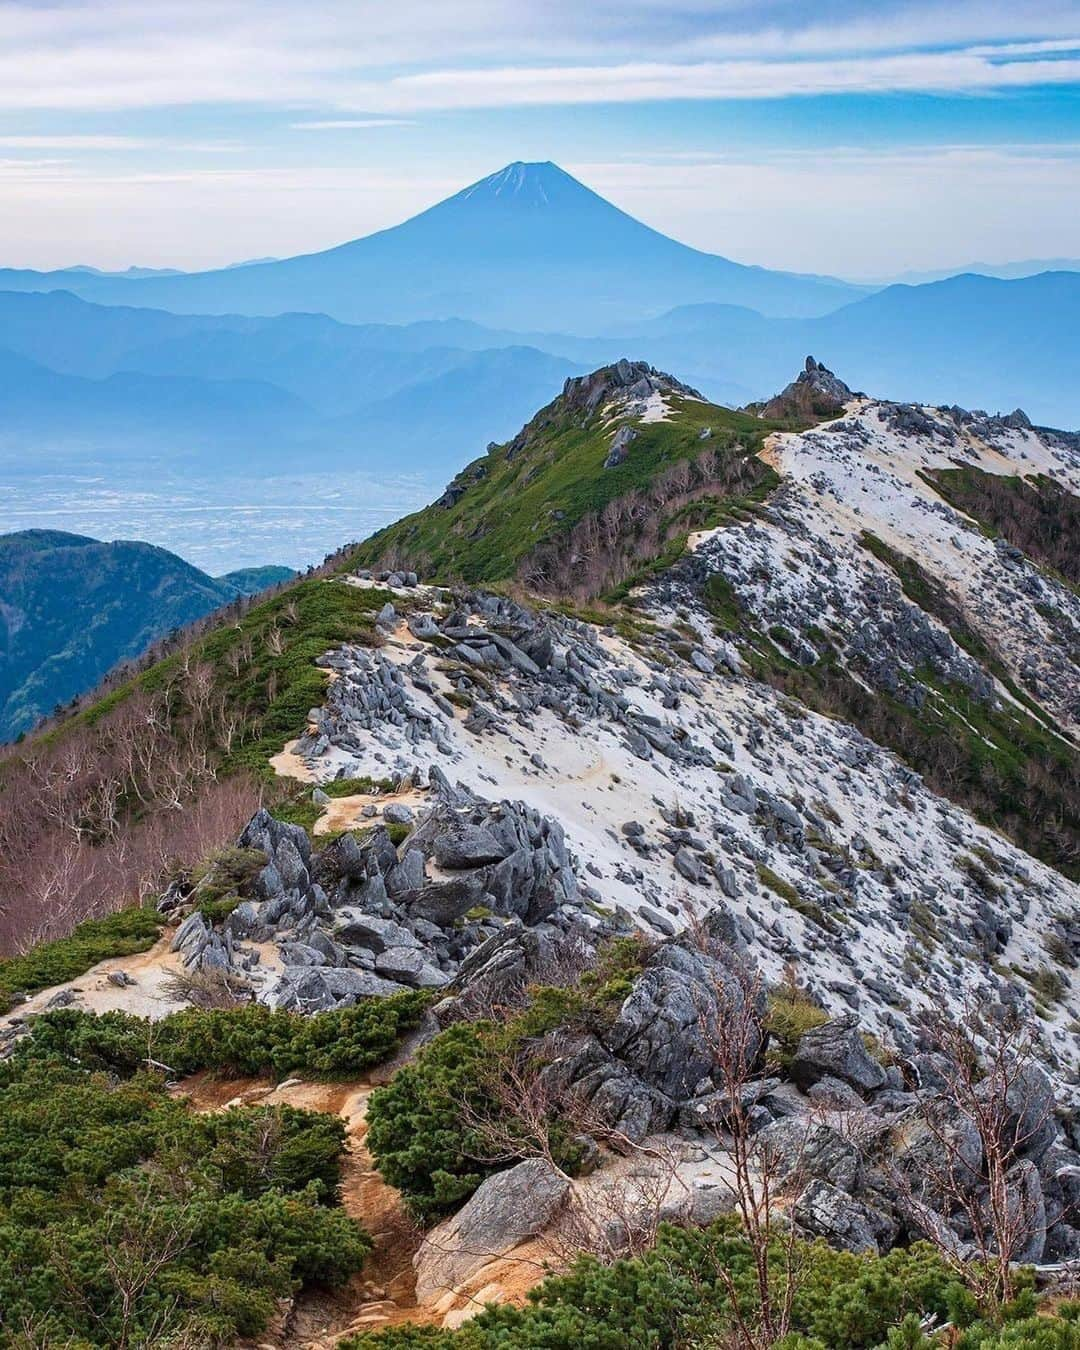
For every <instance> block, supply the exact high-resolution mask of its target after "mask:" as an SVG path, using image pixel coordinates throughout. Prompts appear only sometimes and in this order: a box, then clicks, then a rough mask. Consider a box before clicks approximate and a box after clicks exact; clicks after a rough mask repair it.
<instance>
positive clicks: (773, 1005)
mask: <svg viewBox="0 0 1080 1350" xmlns="http://www.w3.org/2000/svg"><path fill="white" fill-rule="evenodd" d="M768 999H769V1006H768V1012H767V1013H766V1015H765V1022H764V1026H765V1030H766V1031H768V1033H769V1035H770V1036H772V1038H773V1039H774V1041H775V1042H776V1047H775V1050H774V1052H773V1059H774V1061H775V1062H776V1063H777V1064H778V1065H779V1066H780V1067H781V1068H787V1067H788V1065H790V1063H791V1060H792V1056H793V1055H794V1054H795V1051H796V1050H797V1049H798V1045H799V1041H800V1040H801V1039H802V1037H803V1036H805V1035H806V1033H807V1032H808V1031H813V1029H814V1027H820V1026H821V1025H822V1024H823V1023H825V1022H827V1021H828V1020H829V1014H828V1013H827V1012H826V1011H825V1009H824V1008H822V1007H820V1006H819V1005H818V1004H817V1003H815V1002H814V1001H813V999H812V998H811V997H810V995H809V994H808V993H807V992H806V990H805V989H803V988H801V986H800V985H799V984H798V983H797V981H796V980H795V978H794V974H793V973H790V972H789V974H788V976H787V978H786V979H784V980H783V981H782V982H781V983H780V984H778V985H776V986H775V987H774V988H773V989H770V990H769V995H768Z"/></svg>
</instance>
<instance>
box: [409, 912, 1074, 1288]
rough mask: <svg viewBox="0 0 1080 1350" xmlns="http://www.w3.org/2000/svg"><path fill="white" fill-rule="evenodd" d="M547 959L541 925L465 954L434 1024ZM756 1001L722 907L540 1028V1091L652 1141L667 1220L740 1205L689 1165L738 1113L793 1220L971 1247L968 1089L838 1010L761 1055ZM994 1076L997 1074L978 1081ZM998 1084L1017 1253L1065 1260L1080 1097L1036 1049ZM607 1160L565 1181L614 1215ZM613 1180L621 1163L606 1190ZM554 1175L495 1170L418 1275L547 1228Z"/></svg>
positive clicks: (713, 1151)
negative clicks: (770, 1054)
mask: <svg viewBox="0 0 1080 1350" xmlns="http://www.w3.org/2000/svg"><path fill="white" fill-rule="evenodd" d="M557 964H558V963H557V961H556V960H555V959H554V955H553V952H552V948H551V943H550V941H538V940H537V939H536V936H535V935H534V934H530V933H529V932H528V930H525V931H522V930H516V931H513V932H507V933H504V934H503V935H501V936H500V937H499V938H496V939H493V940H492V941H491V942H489V943H488V944H486V946H485V947H484V948H481V949H480V950H479V951H478V952H476V953H475V954H474V956H473V957H472V958H470V961H469V962H468V963H466V965H465V966H463V967H462V970H461V972H460V978H459V981H458V984H457V986H456V992H455V995H454V997H452V998H449V999H446V1000H443V1002H442V1003H440V1004H439V1005H437V1007H436V1010H435V1011H436V1013H437V1014H438V1015H439V1016H440V1018H441V1020H442V1022H443V1023H444V1024H445V1023H446V1022H447V1021H448V1020H452V1019H453V1018H454V1017H455V1016H458V1015H460V1012H461V1009H462V1006H463V1005H464V1004H466V1003H467V1002H468V999H469V995H470V993H480V994H482V998H481V1004H482V1006H498V1005H499V1004H506V1003H512V1002H513V993H514V991H516V990H520V988H521V987H522V986H523V985H525V984H528V983H530V982H533V981H536V980H537V979H538V978H540V979H542V978H543V976H544V973H545V972H547V971H550V970H551V969H553V968H556V967H557ZM763 1011H764V1008H763V1000H762V998H761V994H760V983H759V982H758V981H757V980H756V979H755V974H754V966H753V963H752V961H751V960H750V958H749V956H748V954H747V951H746V949H745V946H744V944H743V942H742V940H741V936H740V933H739V929H738V926H737V925H736V924H734V923H733V921H732V920H731V919H730V917H729V916H727V915H726V913H725V911H724V910H723V909H722V908H719V909H717V910H716V911H714V912H713V914H711V915H710V917H709V919H708V921H707V923H706V924H705V926H704V927H703V928H702V929H700V930H699V931H698V932H697V933H696V934H695V935H693V936H691V935H688V934H683V935H680V936H678V937H676V938H674V939H671V940H669V941H665V942H662V943H660V944H658V945H656V946H655V947H654V948H653V950H652V951H651V954H650V955H649V956H648V957H647V959H646V960H645V962H644V965H643V968H642V970H641V972H640V973H639V974H638V975H637V977H636V978H635V979H634V981H633V985H632V988H631V990H630V992H629V994H628V995H627V997H626V999H625V1000H624V1002H623V1003H622V1005H621V1007H620V1008H619V1009H618V1012H617V1014H616V1015H615V1016H614V1018H613V1019H612V1020H611V1022H610V1024H608V1025H600V1026H598V1027H593V1028H592V1029H590V1030H582V1029H580V1028H579V1027H564V1028H561V1029H559V1030H557V1031H555V1032H549V1033H547V1035H546V1036H545V1037H544V1038H543V1040H542V1044H541V1046H540V1050H541V1053H540V1059H541V1060H542V1062H543V1063H544V1065H545V1067H544V1068H543V1069H542V1070H541V1075H540V1077H541V1082H540V1083H539V1084H538V1099H542V1100H548V1101H550V1102H551V1103H553V1104H554V1109H555V1110H557V1111H558V1110H559V1109H560V1107H559V1104H560V1103H562V1102H565V1103H568V1106H567V1109H566V1111H565V1112H564V1116H565V1118H567V1119H574V1120H577V1121H589V1122H591V1128H592V1129H593V1131H594V1133H595V1132H597V1131H599V1133H600V1134H601V1136H602V1137H604V1138H609V1137H610V1133H609V1132H610V1131H615V1132H617V1134H621V1135H623V1136H625V1138H626V1139H627V1140H629V1141H631V1143H633V1144H640V1143H642V1141H645V1140H647V1141H649V1146H648V1147H647V1148H646V1149H645V1150H644V1152H643V1154H642V1157H643V1158H648V1157H650V1156H651V1157H653V1158H657V1159H661V1160H663V1161H661V1162H660V1163H658V1167H659V1168H660V1169H661V1170H663V1169H664V1168H666V1167H669V1166H674V1169H675V1171H674V1175H673V1178H672V1184H671V1185H670V1187H669V1190H668V1194H667V1196H666V1197H665V1199H664V1202H663V1203H664V1209H663V1214H662V1217H669V1218H673V1219H681V1220H682V1221H687V1220H688V1219H689V1220H690V1221H694V1222H706V1221H708V1220H709V1219H710V1218H712V1217H715V1216H716V1215H717V1214H718V1213H721V1212H724V1211H725V1210H730V1209H734V1208H735V1194H734V1191H733V1189H732V1187H731V1185H730V1175H731V1174H730V1170H729V1171H728V1172H727V1173H726V1175H727V1176H728V1182H720V1183H718V1182H717V1181H716V1180H715V1178H714V1179H712V1180H708V1179H703V1178H702V1176H701V1171H700V1164H701V1163H702V1162H709V1161H712V1162H716V1161H720V1162H722V1161H723V1159H724V1157H725V1155H726V1150H728V1149H729V1148H730V1146H731V1134H730V1132H731V1129H732V1127H733V1115H732V1113H733V1111H735V1110H738V1111H739V1112H740V1113H742V1114H743V1117H744V1119H745V1122H746V1125H747V1128H748V1130H749V1132H750V1145H749V1147H750V1150H751V1157H752V1159H753V1165H754V1167H755V1168H767V1169H768V1171H769V1173H770V1176H771V1177H772V1179H773V1186H774V1188H775V1190H776V1192H777V1194H778V1195H781V1196H785V1197H786V1198H787V1208H788V1212H789V1213H790V1214H791V1215H792V1217H793V1218H794V1220H795V1223H796V1225H797V1226H798V1228H799V1229H800V1230H801V1231H802V1232H804V1233H805V1234H808V1235H812V1236H822V1237H825V1238H826V1239H827V1240H828V1241H829V1242H830V1243H831V1244H833V1245H834V1246H838V1247H841V1248H845V1249H847V1250H851V1251H873V1252H883V1251H886V1250H888V1249H890V1248H891V1247H893V1246H895V1245H896V1244H898V1243H907V1242H910V1241H913V1240H916V1239H918V1238H921V1237H925V1236H926V1234H927V1230H928V1227H929V1228H930V1229H932V1231H933V1233H934V1236H935V1241H938V1242H939V1243H942V1244H944V1245H945V1246H947V1247H949V1248H950V1249H951V1250H952V1251H954V1252H955V1253H956V1254H957V1255H959V1256H961V1257H964V1258H970V1257H974V1256H976V1255H977V1243H976V1241H975V1237H976V1235H975V1234H974V1233H973V1231H972V1224H971V1216H972V1215H978V1214H979V1213H980V1212H981V1207H982V1206H984V1205H985V1203H986V1187H987V1183H986V1180H985V1166H984V1158H983V1143H982V1138H981V1136H980V1134H979V1131H978V1129H977V1128H976V1126H975V1123H974V1120H973V1118H972V1116H971V1115H970V1113H968V1112H967V1111H965V1110H964V1109H963V1105H962V1100H963V1099H962V1098H961V1097H959V1096H956V1095H954V1094H952V1093H950V1092H949V1091H948V1090H946V1084H947V1080H948V1077H949V1074H948V1063H947V1061H946V1060H944V1058H943V1056H942V1055H941V1053H940V1050H938V1049H933V1048H930V1046H931V1044H932V1043H931V1042H929V1041H928V1042H926V1043H922V1042H920V1041H918V1040H913V1041H912V1042H911V1043H910V1045H909V1047H908V1053H907V1054H906V1055H905V1056H904V1057H903V1058H901V1059H897V1060H895V1061H894V1062H892V1063H889V1064H888V1065H886V1064H885V1063H882V1062H881V1060H880V1059H879V1058H877V1057H875V1055H874V1054H871V1052H870V1050H869V1049H868V1048H867V1044H866V1041H865V1040H864V1037H863V1035H862V1033H861V1030H860V1027H859V1024H858V1021H857V1019H856V1018H855V1017H854V1016H849V1017H842V1018H836V1019H833V1020H830V1021H826V1022H823V1023H822V1024H821V1025H818V1026H815V1027H813V1028H812V1029H811V1030H809V1031H807V1032H806V1033H805V1034H804V1035H803V1036H802V1037H801V1038H800V1039H799V1041H798V1043H797V1045H796V1047H795V1049H794V1053H793V1054H792V1055H791V1057H790V1061H789V1062H788V1063H787V1065H786V1067H784V1068H783V1069H778V1068H775V1067H773V1068H771V1069H770V1068H767V1067H766V1056H765V1053H764V1052H765V1051H766V1050H767V1048H768V1040H767V1036H766V1034H765V1033H764V1032H763V1031H762V1030H761V1023H760V1019H761V1016H762V1013H763ZM769 1062H770V1063H774V1061H769ZM729 1075H734V1077H730V1076H729ZM732 1083H734V1084H735V1090H733V1088H732ZM995 1090H996V1088H995V1084H994V1082H993V1081H992V1076H991V1077H990V1078H988V1079H987V1080H986V1081H985V1083H984V1086H983V1088H981V1089H980V1091H982V1092H984V1093H991V1092H994V1091H995ZM1002 1092H1003V1106H1002V1110H1001V1111H1000V1112H999V1113H998V1117H997V1118H999V1119H1000V1121H1001V1123H1002V1128H1003V1130H1004V1133H1005V1137H1006V1143H1007V1146H1008V1149H1009V1158H1008V1171H1007V1175H1006V1179H1005V1185H1006V1189H1007V1192H1008V1197H1009V1199H1008V1203H1009V1204H1010V1205H1012V1206H1014V1207H1015V1209H1016V1212H1017V1214H1018V1215H1021V1216H1022V1219H1023V1221H1022V1222H1018V1223H1017V1225H1016V1227H1015V1231H1016V1233H1017V1246H1016V1250H1015V1252H1014V1256H1015V1259H1017V1260H1018V1261H1023V1262H1033V1263H1039V1262H1061V1261H1067V1260H1071V1259H1074V1258H1075V1257H1077V1256H1078V1255H1080V1230H1078V1229H1077V1227H1076V1226H1075V1225H1076V1224H1077V1221H1078V1218H1080V1151H1078V1149H1080V1113H1076V1112H1069V1111H1068V1110H1066V1109H1065V1108H1063V1107H1059V1106H1058V1105H1057V1104H1056V1102H1055V1095H1054V1088H1053V1086H1052V1084H1051V1083H1050V1081H1049V1080H1048V1078H1047V1077H1046V1075H1045V1074H1044V1073H1043V1072H1042V1070H1041V1069H1039V1068H1038V1067H1036V1066H1035V1065H1034V1064H1033V1063H1022V1064H1021V1065H1020V1066H1019V1067H1017V1068H1016V1070H1015V1072H1012V1073H1011V1074H1010V1076H1009V1078H1008V1080H1007V1081H1003V1084H1002ZM570 1103H572V1104H573V1105H572V1107H571V1106H570V1105H569V1104H570ZM736 1103H737V1104H738V1105H737V1106H736ZM585 1128H590V1126H588V1125H586V1126H585ZM943 1141H948V1146H949V1147H953V1146H954V1145H955V1147H956V1159H957V1160H958V1161H956V1165H955V1167H954V1169H953V1179H954V1180H955V1181H957V1183H958V1184H959V1186H960V1192H958V1193H957V1194H947V1193H945V1192H943V1191H942V1190H941V1189H940V1188H939V1186H938V1182H940V1179H941V1178H942V1176H943V1174H944V1172H945V1170H946V1165H947V1161H948V1160H947V1158H945V1157H944V1156H943V1148H944V1146H945V1145H944V1143H943ZM586 1153H587V1150H586ZM672 1160H674V1162H673V1161H672ZM597 1161H598V1159H597V1158H596V1157H593V1158H592V1161H591V1162H590V1167H595V1166H596V1163H597ZM610 1165H611V1163H610V1160H609V1161H608V1162H606V1163H605V1164H604V1168H601V1171H600V1173H599V1174H596V1175H590V1176H589V1178H588V1179H587V1181H586V1183H585V1184H584V1185H581V1184H579V1186H578V1188H577V1189H578V1197H579V1202H581V1203H586V1204H588V1203H593V1204H595V1205H596V1209H597V1212H598V1214H600V1215H601V1216H603V1215H604V1214H605V1213H608V1214H609V1215H610V1209H608V1208H605V1206H606V1205H607V1206H610V1203H611V1201H610V1197H609V1198H608V1200H607V1201H606V1202H605V1200H604V1199H603V1191H604V1187H605V1184H606V1183H605V1182H604V1180H603V1174H604V1170H605V1169H606V1168H607V1167H609V1166H610ZM648 1165H649V1164H648V1163H647V1162H645V1163H643V1167H644V1169H645V1171H647V1170H648ZM721 1171H723V1168H721ZM617 1178H618V1168H617V1167H616V1168H615V1169H614V1172H613V1175H612V1179H611V1183H610V1185H611V1186H617V1185H618V1184H619V1183H618V1179H617ZM703 1185H704V1187H705V1193H704V1194H703V1193H702V1189H701V1188H702V1186H703ZM523 1186H527V1187H528V1193H529V1194H530V1195H534V1196H535V1197H536V1199H537V1207H536V1209H535V1212H534V1211H533V1210H530V1211H529V1213H528V1214H527V1215H523V1214H522V1213H521V1212H520V1208H519V1207H518V1204H517V1201H518V1200H520V1195H521V1191H522V1187H523ZM567 1187H568V1183H567V1182H566V1178H565V1177H559V1176H556V1175H555V1174H553V1173H551V1172H550V1170H549V1169H548V1168H547V1165H546V1164H545V1163H543V1162H542V1161H541V1160H538V1159H534V1160H529V1161H527V1162H524V1163H521V1164H519V1165H518V1166H516V1167H513V1168H510V1169H509V1170H508V1171H506V1172H503V1173H499V1174H497V1175H496V1176H494V1177H491V1178H489V1179H488V1180H487V1181H485V1182H484V1184H483V1185H482V1187H481V1188H480V1190H479V1191H478V1192H477V1194H476V1196H475V1197H474V1198H473V1199H472V1200H471V1201H470V1202H469V1203H468V1205H466V1207H465V1208H464V1209H463V1210H462V1211H460V1213H458V1214H457V1215H455V1216H454V1218H453V1219H452V1220H448V1221H447V1223H446V1224H444V1225H443V1226H442V1227H441V1228H440V1229H439V1230H438V1231H437V1234H436V1241H435V1242H434V1243H433V1252H432V1253H422V1254H421V1256H420V1257H418V1260H417V1265H418V1269H419V1270H421V1271H423V1272H424V1278H425V1279H426V1280H427V1281H428V1282H429V1283H438V1281H440V1280H445V1279H447V1278H449V1276H450V1275H454V1276H456V1277H457V1278H462V1277H463V1276H464V1274H465V1272H466V1271H467V1270H469V1269H471V1265H470V1260H469V1257H470V1255H471V1254H474V1253H475V1251H476V1250H477V1249H479V1250H483V1251H485V1252H487V1253H491V1252H492V1251H498V1250H505V1249H506V1248H507V1247H509V1246H512V1245H514V1243H515V1242H517V1241H521V1240H524V1239H525V1238H526V1237H534V1236H536V1235H537V1234H538V1233H540V1232H541V1231H542V1230H544V1229H545V1227H547V1226H551V1225H557V1224H558V1223H559V1221H560V1213H561V1210H562V1207H563V1205H564V1202H565V1201H566V1199H567V1195H568V1189H567ZM593 1193H595V1194H593ZM961 1193H962V1194H961ZM590 1196H591V1197H592V1199H591V1200H590ZM515 1197H517V1200H515ZM653 1202H654V1203H655V1196H654V1200H653ZM508 1206H509V1207H510V1209H512V1210H513V1211H514V1212H513V1214H511V1213H509V1212H508ZM654 1217H655V1216H654ZM523 1224H524V1227H523V1226H522V1225H523ZM481 1231H483V1232H485V1233H487V1234H488V1238H489V1239H490V1240H488V1241H485V1242H484V1243H482V1244H478V1243H477V1242H475V1241H474V1240H473V1239H474V1238H476V1236H477V1234H478V1233H480V1232H481ZM448 1263H449V1264H448ZM450 1282H451V1283H454V1282H455V1281H454V1280H451V1281H450Z"/></svg>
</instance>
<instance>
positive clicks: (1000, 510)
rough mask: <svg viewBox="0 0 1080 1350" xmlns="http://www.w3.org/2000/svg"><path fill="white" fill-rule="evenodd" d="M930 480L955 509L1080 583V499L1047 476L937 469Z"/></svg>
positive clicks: (965, 468) (978, 470) (1045, 565)
mask: <svg viewBox="0 0 1080 1350" xmlns="http://www.w3.org/2000/svg"><path fill="white" fill-rule="evenodd" d="M925 477H926V478H927V480H928V481H929V482H930V484H931V485H932V486H933V487H934V488H936V489H937V491H938V492H940V493H941V495H942V496H943V497H944V498H945V500H946V501H947V502H949V503H950V505H952V506H955V507H956V509H957V510H958V511H963V512H964V513H965V514H966V515H969V516H971V517H972V518H973V519H975V520H977V521H978V522H979V524H980V525H982V526H983V528H984V529H985V531H986V532H987V533H988V534H992V535H1001V537H1002V538H1003V539H1005V540H1007V541H1008V542H1009V543H1010V544H1013V545H1014V546H1015V547H1016V548H1018V549H1020V550H1021V551H1022V552H1024V553H1026V554H1027V555H1028V557H1029V558H1031V559H1032V560H1033V561H1034V562H1036V563H1039V564H1040V565H1041V566H1043V567H1046V568H1049V569H1050V570H1051V571H1053V572H1056V573H1058V575H1059V576H1061V577H1063V578H1064V579H1065V580H1066V581H1068V582H1070V583H1071V584H1072V585H1074V586H1075V585H1077V584H1080V553H1078V551H1077V548H1076V540H1077V538H1078V536H1080V497H1076V496H1074V495H1073V494H1072V493H1071V492H1069V491H1068V489H1067V488H1065V487H1063V486H1062V485H1061V484H1060V483H1057V482H1055V481H1054V480H1053V479H1052V478H1049V477H1047V476H1046V475H1045V474H1038V475H1034V476H1032V477H1031V478H1018V477H1015V476H1014V477H1008V478H1007V477H1005V476H1004V475H1003V474H996V473H984V472H983V471H982V469H977V468H975V467H974V466H973V465H965V466H964V467H963V468H957V469H935V470H932V471H929V472H927V473H926V475H925Z"/></svg>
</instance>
